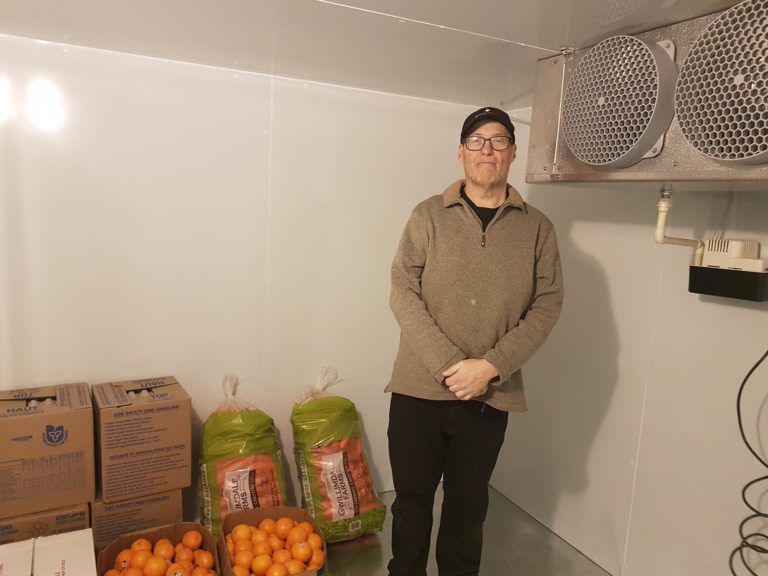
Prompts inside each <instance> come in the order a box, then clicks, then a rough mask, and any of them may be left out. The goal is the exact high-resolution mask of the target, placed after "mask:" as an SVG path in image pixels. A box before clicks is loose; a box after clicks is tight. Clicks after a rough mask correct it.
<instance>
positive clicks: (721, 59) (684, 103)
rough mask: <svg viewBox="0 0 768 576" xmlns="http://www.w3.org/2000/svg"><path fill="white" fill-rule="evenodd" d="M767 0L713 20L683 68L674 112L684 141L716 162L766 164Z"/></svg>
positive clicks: (755, 1) (744, 4)
mask: <svg viewBox="0 0 768 576" xmlns="http://www.w3.org/2000/svg"><path fill="white" fill-rule="evenodd" d="M767 87H768V0H752V1H746V2H742V3H741V4H738V5H736V6H734V7H733V8H731V9H730V10H728V11H727V12H725V13H723V14H722V15H721V16H720V17H719V18H717V19H716V20H715V21H714V22H712V23H711V24H710V25H709V26H708V27H707V29H706V30H705V31H704V33H703V34H702V35H701V36H700V37H699V38H698V40H697V41H696V43H695V44H694V45H693V47H692V48H691V51H690V52H689V54H688V57H687V58H686V60H685V63H684V64H683V67H682V69H681V70H680V75H679V77H678V81H677V88H676V92H675V112H676V114H677V119H678V122H679V124H680V129H681V130H682V132H683V135H684V136H685V138H686V139H687V140H688V141H689V142H690V143H691V144H692V145H693V146H694V147H695V148H696V149H697V150H698V151H699V152H701V153H702V154H705V155H706V156H709V157H710V158H714V159H716V160H730V161H736V162H744V163H758V162H765V161H766V160H768V109H767V108H766V104H768V93H767V90H768V88H767Z"/></svg>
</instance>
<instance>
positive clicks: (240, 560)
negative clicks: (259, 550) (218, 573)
mask: <svg viewBox="0 0 768 576" xmlns="http://www.w3.org/2000/svg"><path fill="white" fill-rule="evenodd" d="M253 558H254V555H253V552H251V551H250V550H241V551H240V552H238V553H237V554H235V566H242V567H243V568H250V567H251V563H252V562H253Z"/></svg>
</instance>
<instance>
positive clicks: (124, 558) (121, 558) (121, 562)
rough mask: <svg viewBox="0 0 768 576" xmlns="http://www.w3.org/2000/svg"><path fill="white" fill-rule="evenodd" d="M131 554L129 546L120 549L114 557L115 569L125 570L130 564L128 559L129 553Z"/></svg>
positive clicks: (129, 557)
mask: <svg viewBox="0 0 768 576" xmlns="http://www.w3.org/2000/svg"><path fill="white" fill-rule="evenodd" d="M132 554H133V550H131V549H130V548H126V549H125V550H120V553H119V554H118V555H117V556H116V557H115V569H116V570H125V569H126V568H128V566H130V560H131V555H132Z"/></svg>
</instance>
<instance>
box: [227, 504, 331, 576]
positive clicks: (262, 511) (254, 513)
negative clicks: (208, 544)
mask: <svg viewBox="0 0 768 576" xmlns="http://www.w3.org/2000/svg"><path fill="white" fill-rule="evenodd" d="M283 516H286V517H288V518H293V519H294V520H296V521H297V522H305V521H306V522H309V523H310V524H312V526H313V527H314V528H315V532H316V533H317V534H320V536H321V537H322V532H321V531H320V527H319V526H318V525H317V523H316V522H315V519H314V518H312V516H310V515H309V514H307V513H306V512H305V511H304V509H303V508H298V507H295V506H270V507H266V508H252V509H250V510H241V511H240V512H232V513H230V514H227V515H226V516H225V517H224V519H223V520H222V522H221V534H220V535H219V538H218V540H217V541H216V544H217V546H218V547H219V562H220V564H221V574H222V576H235V573H234V572H233V571H232V564H231V563H230V561H229V553H228V552H227V543H226V541H225V537H226V535H227V534H229V533H230V532H231V531H232V528H234V527H235V526H237V525H238V524H249V525H251V526H257V525H258V524H259V522H261V521H262V520H264V518H273V519H275V520H277V519H278V518H282V517H283ZM323 550H324V551H326V554H327V546H326V543H325V540H323ZM327 560H328V558H327V556H326V563H327ZM326 563H324V564H323V565H322V566H321V567H320V568H318V569H314V568H313V569H312V570H307V571H306V572H301V573H300V574H299V575H298V576H322V574H324V573H325V566H326Z"/></svg>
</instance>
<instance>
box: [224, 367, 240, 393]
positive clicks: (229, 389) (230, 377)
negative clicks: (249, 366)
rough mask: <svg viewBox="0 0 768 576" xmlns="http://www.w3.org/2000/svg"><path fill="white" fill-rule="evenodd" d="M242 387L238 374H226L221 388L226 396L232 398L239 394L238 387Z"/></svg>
mask: <svg viewBox="0 0 768 576" xmlns="http://www.w3.org/2000/svg"><path fill="white" fill-rule="evenodd" d="M238 386H240V378H238V377H237V374H233V373H232V372H227V373H226V374H224V380H223V381H222V383H221V387H222V388H223V389H224V396H226V397H227V398H231V397H232V396H234V395H235V394H237V387H238Z"/></svg>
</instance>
